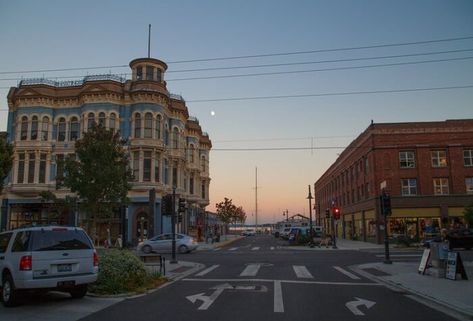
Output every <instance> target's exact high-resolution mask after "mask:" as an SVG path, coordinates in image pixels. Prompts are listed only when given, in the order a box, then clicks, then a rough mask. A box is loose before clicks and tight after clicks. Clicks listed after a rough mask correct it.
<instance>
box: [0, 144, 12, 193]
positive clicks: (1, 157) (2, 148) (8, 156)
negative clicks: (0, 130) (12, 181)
mask: <svg viewBox="0 0 473 321" xmlns="http://www.w3.org/2000/svg"><path fill="white" fill-rule="evenodd" d="M12 164H13V147H12V145H11V144H9V143H8V142H7V139H6V137H3V136H0V193H1V192H2V190H3V181H4V180H5V178H6V177H7V175H8V174H9V173H10V170H11V168H12Z"/></svg>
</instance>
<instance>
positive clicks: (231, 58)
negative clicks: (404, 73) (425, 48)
mask: <svg viewBox="0 0 473 321" xmlns="http://www.w3.org/2000/svg"><path fill="white" fill-rule="evenodd" d="M468 39H473V36H466V37H457V38H444V39H436V40H424V41H413V42H400V43H388V44H379V45H370V46H358V47H342V48H331V49H317V50H307V51H293V52H283V53H269V54H259V55H246V56H233V57H215V58H204V59H192V60H179V61H170V62H169V64H178V63H188V62H202V61H216V60H233V59H248V58H260V57H274V56H289V55H302V54H311V53H320V52H335V51H348V50H360V49H374V48H385V47H398V46H411V45H420V44H428V43H438V42H450V41H459V40H468Z"/></svg>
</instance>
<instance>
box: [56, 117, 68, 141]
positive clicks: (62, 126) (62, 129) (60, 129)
mask: <svg viewBox="0 0 473 321" xmlns="http://www.w3.org/2000/svg"><path fill="white" fill-rule="evenodd" d="M65 140H66V119H65V118H62V117H61V118H59V122H58V126H57V141H58V142H63V141H65Z"/></svg>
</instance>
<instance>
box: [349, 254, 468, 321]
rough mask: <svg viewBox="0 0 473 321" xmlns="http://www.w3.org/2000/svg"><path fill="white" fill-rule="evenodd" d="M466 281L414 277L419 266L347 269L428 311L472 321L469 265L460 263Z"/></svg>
mask: <svg viewBox="0 0 473 321" xmlns="http://www.w3.org/2000/svg"><path fill="white" fill-rule="evenodd" d="M464 266H465V270H466V273H467V276H468V278H469V279H468V280H461V279H460V280H449V279H446V278H437V277H434V276H431V275H429V269H427V271H426V274H424V275H422V274H419V273H418V268H419V262H409V263H407V262H394V263H392V264H384V263H381V262H378V263H369V264H362V265H359V266H353V267H351V269H352V270H354V271H355V272H357V273H358V274H360V275H363V276H365V277H368V278H370V279H373V280H374V281H378V282H382V283H384V284H386V285H388V286H390V287H393V288H394V289H398V290H401V291H407V292H409V293H412V294H414V295H416V296H418V297H420V298H423V299H426V300H428V301H430V302H431V303H434V304H433V305H431V306H432V307H435V306H437V307H443V308H447V309H450V310H453V311H456V312H458V313H459V314H460V315H462V316H464V317H466V318H464V319H465V320H473V262H464Z"/></svg>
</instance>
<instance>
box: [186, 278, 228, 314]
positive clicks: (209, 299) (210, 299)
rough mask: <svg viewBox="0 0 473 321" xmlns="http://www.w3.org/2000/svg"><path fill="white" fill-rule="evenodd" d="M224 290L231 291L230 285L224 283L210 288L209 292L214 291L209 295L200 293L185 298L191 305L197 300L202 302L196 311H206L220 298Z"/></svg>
mask: <svg viewBox="0 0 473 321" xmlns="http://www.w3.org/2000/svg"><path fill="white" fill-rule="evenodd" d="M225 289H233V287H232V286H231V285H230V284H228V283H225V284H221V285H217V286H214V287H213V288H211V290H215V291H214V292H213V293H212V294H211V295H205V292H202V293H198V294H194V295H189V296H186V298H187V300H189V301H191V302H192V303H195V302H196V301H197V300H200V301H202V304H201V305H200V307H199V308H198V310H207V309H208V308H209V307H210V306H211V305H212V303H214V301H215V300H216V299H217V298H218V297H219V296H220V294H222V293H223V291H225Z"/></svg>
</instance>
